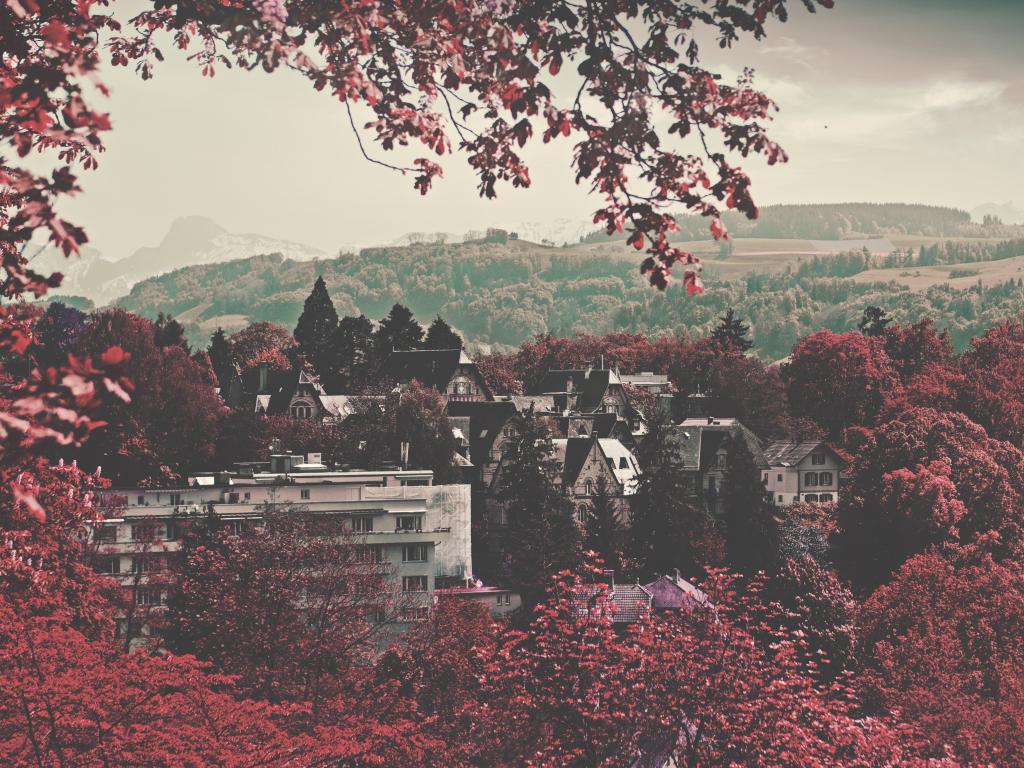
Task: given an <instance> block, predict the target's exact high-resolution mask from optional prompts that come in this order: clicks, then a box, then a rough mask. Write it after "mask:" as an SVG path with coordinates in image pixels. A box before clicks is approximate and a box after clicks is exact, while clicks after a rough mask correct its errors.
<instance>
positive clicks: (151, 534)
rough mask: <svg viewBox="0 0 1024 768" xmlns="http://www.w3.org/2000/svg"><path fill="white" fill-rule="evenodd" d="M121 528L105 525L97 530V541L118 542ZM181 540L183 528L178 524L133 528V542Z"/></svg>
mask: <svg viewBox="0 0 1024 768" xmlns="http://www.w3.org/2000/svg"><path fill="white" fill-rule="evenodd" d="M118 532H119V528H118V526H116V525H105V526H103V527H102V528H98V529H97V530H96V533H95V536H96V541H97V542H98V543H100V544H112V543H114V542H116V541H117V540H118ZM180 538H181V526H179V525H178V524H177V523H167V524H166V525H157V524H155V523H138V524H136V525H133V526H132V527H131V540H132V541H156V540H158V539H159V540H161V541H177V540H178V539H180Z"/></svg>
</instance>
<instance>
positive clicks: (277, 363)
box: [228, 320, 296, 371]
mask: <svg viewBox="0 0 1024 768" xmlns="http://www.w3.org/2000/svg"><path fill="white" fill-rule="evenodd" d="M228 344H229V345H230V347H231V356H232V359H233V360H234V362H235V363H236V364H237V365H238V367H239V369H240V370H242V371H246V370H248V369H249V368H252V367H253V366H255V365H259V364H260V363H265V364H266V365H267V366H269V367H270V368H271V369H272V370H275V371H287V370H290V369H291V368H292V362H293V361H292V357H293V354H294V350H295V347H296V344H295V339H294V338H293V337H292V335H291V334H290V333H289V332H288V329H286V328H282V327H281V326H280V325H274V323H268V322H266V321H263V320H260V321H258V322H255V323H250V324H249V325H247V326H246V327H245V328H243V329H242V330H240V331H236V332H235V333H233V334H231V336H230V338H229V339H228Z"/></svg>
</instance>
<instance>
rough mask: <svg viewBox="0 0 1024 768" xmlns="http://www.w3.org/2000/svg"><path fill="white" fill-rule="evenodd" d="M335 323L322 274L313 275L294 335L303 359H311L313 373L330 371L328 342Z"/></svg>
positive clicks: (324, 374)
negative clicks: (311, 287)
mask: <svg viewBox="0 0 1024 768" xmlns="http://www.w3.org/2000/svg"><path fill="white" fill-rule="evenodd" d="M337 327H338V313H337V312H336V311H335V310H334V302H332V301H331V297H330V295H329V294H328V293H327V285H326V284H325V283H324V279H323V277H317V279H316V282H315V283H313V290H312V291H311V292H310V294H309V296H307V297H306V303H305V304H304V305H303V307H302V314H301V315H299V322H298V323H297V324H296V326H295V332H294V336H295V341H296V342H298V345H299V351H301V352H302V354H303V355H304V356H305V358H306V360H308V361H309V362H310V363H312V365H313V367H314V368H315V369H316V372H317V373H319V374H320V375H321V376H324V377H326V378H328V379H330V378H331V377H333V375H334V365H333V363H334V361H333V359H332V357H333V353H332V349H331V342H332V341H333V340H334V333H335V330H336V329H337Z"/></svg>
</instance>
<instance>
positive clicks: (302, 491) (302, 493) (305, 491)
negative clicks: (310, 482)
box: [299, 488, 309, 500]
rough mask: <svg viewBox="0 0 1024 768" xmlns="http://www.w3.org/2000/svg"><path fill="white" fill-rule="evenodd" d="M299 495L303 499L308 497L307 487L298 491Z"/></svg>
mask: <svg viewBox="0 0 1024 768" xmlns="http://www.w3.org/2000/svg"><path fill="white" fill-rule="evenodd" d="M299 495H300V496H301V497H302V498H303V499H307V500H308V499H309V488H303V489H302V490H301V491H299Z"/></svg>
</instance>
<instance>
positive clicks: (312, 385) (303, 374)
mask: <svg viewBox="0 0 1024 768" xmlns="http://www.w3.org/2000/svg"><path fill="white" fill-rule="evenodd" d="M300 387H302V388H307V389H311V390H312V399H314V400H316V399H318V398H319V397H320V396H321V395H324V394H326V392H325V391H324V388H323V387H321V386H320V379H319V378H317V376H316V374H314V373H311V372H310V371H307V370H306V369H305V368H300V367H296V368H292V369H291V370H290V371H287V372H286V373H285V374H284V376H283V377H282V378H281V379H280V380H279V381H273V384H272V385H271V387H270V393H269V394H270V405H269V406H268V407H267V413H268V414H269V415H271V416H273V415H275V414H280V413H287V411H288V406H289V405H291V402H292V398H293V397H295V394H296V393H297V392H298V390H299V388H300Z"/></svg>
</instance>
